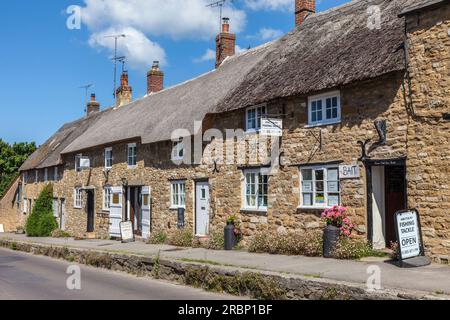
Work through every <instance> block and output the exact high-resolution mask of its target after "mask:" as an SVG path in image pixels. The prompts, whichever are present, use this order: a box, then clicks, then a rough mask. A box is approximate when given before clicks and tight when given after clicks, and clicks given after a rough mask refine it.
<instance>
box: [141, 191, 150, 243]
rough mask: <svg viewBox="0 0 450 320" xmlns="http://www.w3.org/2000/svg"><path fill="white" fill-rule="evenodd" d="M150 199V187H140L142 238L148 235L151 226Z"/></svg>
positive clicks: (146, 237)
mask: <svg viewBox="0 0 450 320" xmlns="http://www.w3.org/2000/svg"><path fill="white" fill-rule="evenodd" d="M151 199H152V193H151V189H150V187H142V238H144V239H148V238H149V237H150V226H151Z"/></svg>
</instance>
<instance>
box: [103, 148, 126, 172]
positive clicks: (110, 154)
mask: <svg viewBox="0 0 450 320" xmlns="http://www.w3.org/2000/svg"><path fill="white" fill-rule="evenodd" d="M104 158H105V169H111V168H112V166H113V149H112V148H111V147H109V148H105V154H104ZM109 161H110V162H111V164H110V165H108V162H109ZM127 161H128V159H127Z"/></svg>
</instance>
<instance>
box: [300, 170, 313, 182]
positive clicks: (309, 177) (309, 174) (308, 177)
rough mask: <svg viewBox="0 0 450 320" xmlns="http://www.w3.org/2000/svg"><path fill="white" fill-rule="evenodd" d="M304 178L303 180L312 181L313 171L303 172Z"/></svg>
mask: <svg viewBox="0 0 450 320" xmlns="http://www.w3.org/2000/svg"><path fill="white" fill-rule="evenodd" d="M302 178H303V180H312V170H311V169H306V170H302Z"/></svg>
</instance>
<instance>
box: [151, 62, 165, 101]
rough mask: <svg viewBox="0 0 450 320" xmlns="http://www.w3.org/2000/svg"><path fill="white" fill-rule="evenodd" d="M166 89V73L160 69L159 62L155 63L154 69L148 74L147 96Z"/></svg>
mask: <svg viewBox="0 0 450 320" xmlns="http://www.w3.org/2000/svg"><path fill="white" fill-rule="evenodd" d="M163 89H164V72H162V71H161V70H160V68H159V61H153V65H152V68H151V69H150V71H149V72H148V73H147V94H151V93H156V92H159V91H161V90H163Z"/></svg>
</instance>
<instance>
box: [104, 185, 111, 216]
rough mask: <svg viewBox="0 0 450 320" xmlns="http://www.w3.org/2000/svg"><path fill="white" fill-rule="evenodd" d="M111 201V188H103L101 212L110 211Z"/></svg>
mask: <svg viewBox="0 0 450 320" xmlns="http://www.w3.org/2000/svg"><path fill="white" fill-rule="evenodd" d="M111 199H112V187H111V186H104V187H103V211H109V210H110V209H111Z"/></svg>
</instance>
